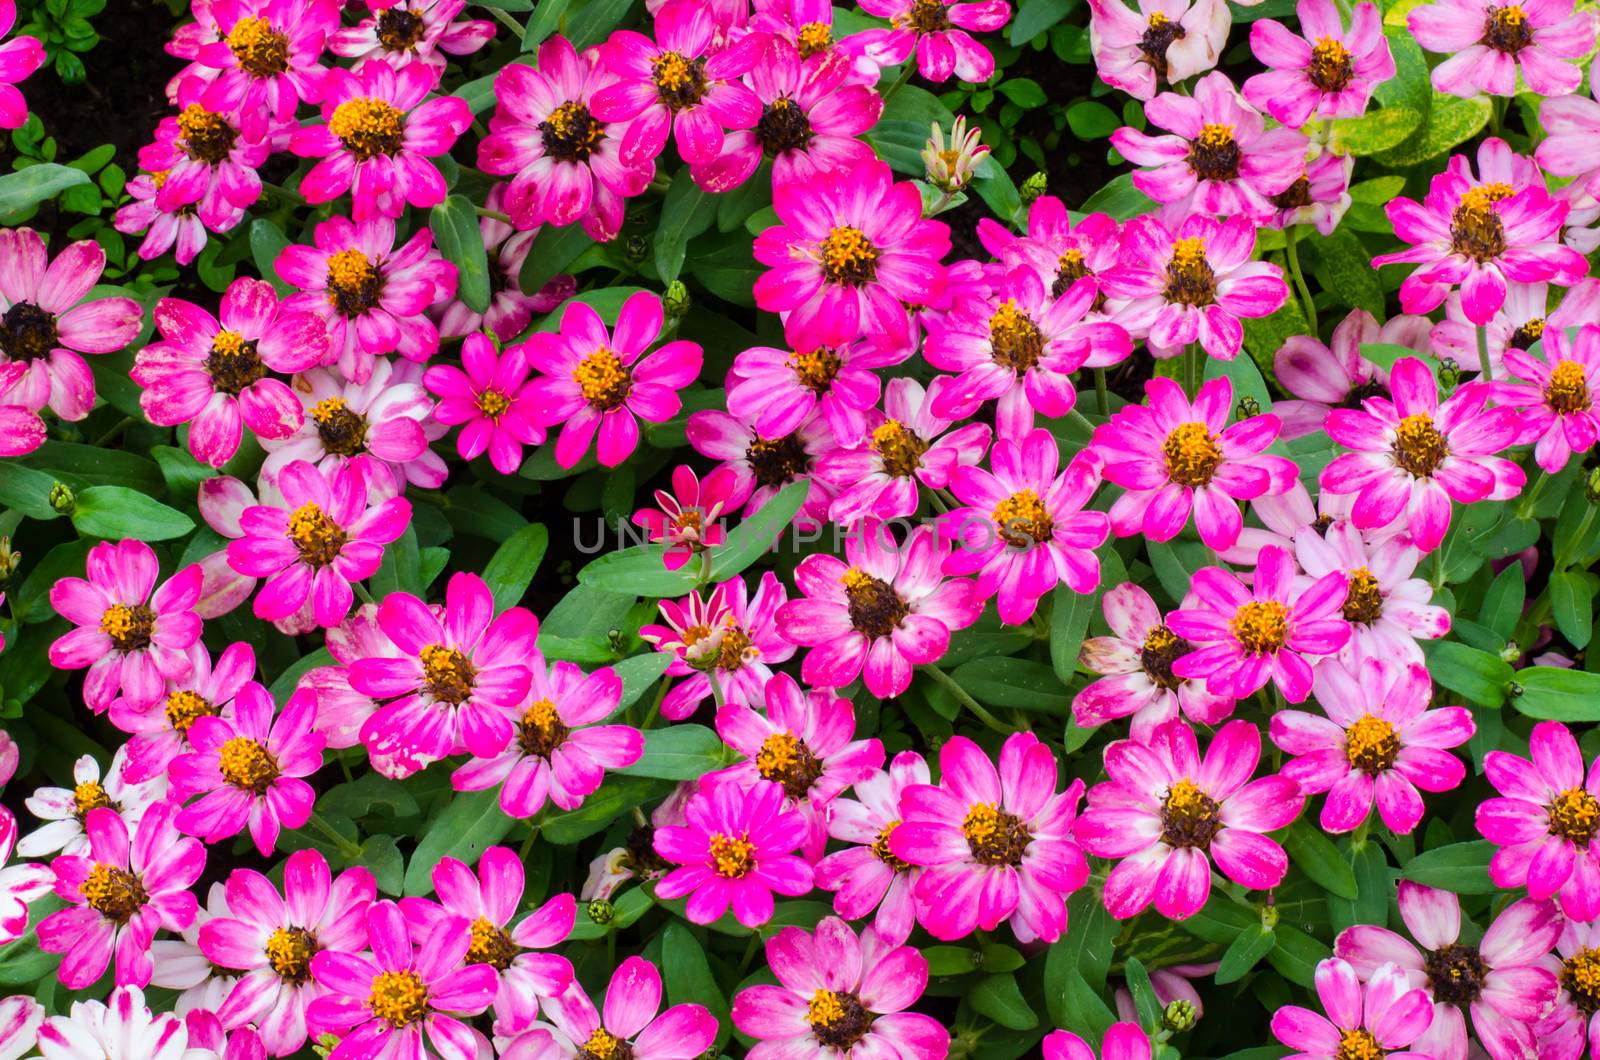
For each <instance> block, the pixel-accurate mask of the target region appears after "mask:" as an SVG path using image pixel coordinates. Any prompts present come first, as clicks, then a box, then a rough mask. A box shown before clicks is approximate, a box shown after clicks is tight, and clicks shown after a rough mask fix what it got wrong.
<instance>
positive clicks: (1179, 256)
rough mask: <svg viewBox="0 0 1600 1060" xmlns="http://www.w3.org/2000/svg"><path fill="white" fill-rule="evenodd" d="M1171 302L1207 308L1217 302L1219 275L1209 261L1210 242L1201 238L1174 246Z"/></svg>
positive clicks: (1169, 272)
mask: <svg viewBox="0 0 1600 1060" xmlns="http://www.w3.org/2000/svg"><path fill="white" fill-rule="evenodd" d="M1164 294H1165V297H1166V299H1167V301H1169V302H1178V303H1180V304H1182V305H1193V306H1205V305H1210V304H1211V303H1212V302H1214V301H1216V295H1217V274H1216V273H1215V272H1214V271H1212V268H1211V263H1210V262H1209V261H1207V260H1206V241H1205V240H1204V239H1202V238H1200V237H1199V236H1194V237H1192V238H1189V239H1180V240H1178V241H1177V242H1175V243H1173V244H1172V257H1171V258H1170V259H1168V261H1167V286H1166V290H1165V292H1164Z"/></svg>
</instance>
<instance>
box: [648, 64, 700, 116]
mask: <svg viewBox="0 0 1600 1060" xmlns="http://www.w3.org/2000/svg"><path fill="white" fill-rule="evenodd" d="M705 67H706V63H705V60H704V59H687V58H685V57H683V56H682V55H679V54H678V53H677V52H665V53H663V54H662V55H660V56H659V57H658V58H657V59H656V60H655V62H654V64H653V68H654V74H655V83H656V95H657V96H658V97H660V99H661V102H662V103H663V104H665V105H666V107H667V109H668V110H672V111H680V110H686V109H688V108H689V107H692V106H694V105H695V104H697V103H699V102H700V99H701V97H702V96H704V95H705V92H706V73H705Z"/></svg>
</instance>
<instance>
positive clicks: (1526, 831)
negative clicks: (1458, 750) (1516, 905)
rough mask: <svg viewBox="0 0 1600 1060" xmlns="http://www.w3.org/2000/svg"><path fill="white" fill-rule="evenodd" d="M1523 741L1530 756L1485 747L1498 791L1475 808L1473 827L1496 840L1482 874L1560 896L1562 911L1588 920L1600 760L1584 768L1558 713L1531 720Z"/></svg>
mask: <svg viewBox="0 0 1600 1060" xmlns="http://www.w3.org/2000/svg"><path fill="white" fill-rule="evenodd" d="M1528 749H1529V751H1530V752H1531V757H1532V761H1529V760H1528V759H1526V758H1522V757H1520V756H1518V755H1514V754H1511V753H1510V752H1508V751H1498V750H1496V751H1490V752H1488V753H1487V754H1486V755H1484V759H1483V771H1484V774H1485V775H1486V776H1487V777H1488V778H1489V783H1490V784H1493V785H1494V788H1495V790H1496V791H1498V792H1499V793H1500V795H1501V796H1502V797H1501V798H1498V799H1485V800H1484V801H1483V803H1481V804H1480V805H1479V806H1478V811H1477V825H1478V831H1479V832H1481V833H1482V834H1483V837H1484V838H1485V839H1487V840H1489V842H1491V843H1493V844H1494V845H1495V846H1497V847H1499V848H1500V849H1499V850H1496V851H1495V853H1494V857H1493V858H1491V859H1490V861H1489V878H1490V879H1492V880H1493V881H1494V882H1495V885H1496V886H1498V887H1527V888H1528V894H1529V895H1530V896H1531V897H1533V898H1538V899H1543V898H1554V897H1557V896H1559V897H1560V899H1561V909H1562V911H1563V912H1565V913H1566V914H1567V916H1569V917H1571V918H1572V919H1574V920H1578V921H1582V922H1583V923H1588V922H1589V921H1591V920H1594V919H1595V918H1596V917H1597V916H1600V844H1594V843H1593V839H1594V837H1595V835H1596V833H1597V832H1600V764H1595V763H1591V764H1590V765H1589V767H1588V769H1587V770H1585V768H1584V762H1583V752H1582V751H1581V750H1580V749H1579V748H1578V741H1577V740H1576V739H1575V738H1574V737H1573V735H1572V732H1571V730H1569V729H1568V728H1567V727H1566V726H1565V725H1563V724H1562V723H1561V722H1559V721H1541V722H1539V723H1538V724H1537V725H1535V726H1534V727H1533V732H1532V734H1531V735H1530V736H1529V737H1528Z"/></svg>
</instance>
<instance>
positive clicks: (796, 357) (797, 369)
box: [789, 346, 844, 394]
mask: <svg viewBox="0 0 1600 1060" xmlns="http://www.w3.org/2000/svg"><path fill="white" fill-rule="evenodd" d="M789 363H790V365H791V366H792V367H793V369H794V374H795V378H796V379H798V380H800V385H801V386H803V387H805V388H806V389H807V390H810V391H811V392H812V393H814V394H821V393H823V392H824V391H826V390H827V389H828V387H830V386H832V385H833V380H834V378H835V377H836V376H838V374H839V369H840V368H842V367H843V366H844V361H843V360H841V359H840V357H839V355H838V354H837V353H835V352H834V351H833V350H830V349H828V348H827V347H826V346H824V347H819V348H818V349H815V350H812V351H810V352H809V353H794V352H791V353H790V354H789Z"/></svg>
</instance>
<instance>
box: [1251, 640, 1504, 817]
mask: <svg viewBox="0 0 1600 1060" xmlns="http://www.w3.org/2000/svg"><path fill="white" fill-rule="evenodd" d="M1316 692H1317V702H1318V703H1319V704H1321V705H1322V709H1323V710H1324V711H1326V712H1327V717H1322V716H1321V715H1317V714H1311V713H1307V712H1306V711H1300V710H1280V711H1278V712H1277V713H1276V714H1274V715H1273V716H1272V729H1271V734H1272V742H1273V743H1275V744H1277V746H1278V748H1279V749H1280V750H1282V751H1284V752H1286V753H1288V754H1291V755H1294V756H1295V757H1294V758H1293V759H1291V760H1290V761H1289V762H1287V763H1285V764H1284V766H1283V775H1284V776H1286V777H1288V778H1289V779H1290V780H1293V781H1294V782H1295V783H1297V784H1299V785H1300V790H1301V791H1303V792H1305V793H1306V794H1308V795H1314V794H1317V793H1319V792H1324V791H1325V792H1327V793H1328V799H1327V801H1326V802H1325V803H1323V806H1322V816H1321V818H1320V821H1321V824H1322V827H1323V828H1324V829H1325V830H1327V831H1329V832H1332V833H1335V834H1337V833H1341V832H1350V831H1353V830H1355V829H1356V828H1358V827H1360V826H1361V825H1362V824H1364V823H1365V822H1366V821H1367V819H1368V817H1369V816H1370V815H1371V813H1372V806H1373V804H1374V802H1376V804H1377V807H1378V816H1379V817H1381V818H1382V819H1383V823H1384V825H1385V826H1386V827H1388V828H1389V829H1390V830H1392V831H1393V832H1395V833H1396V834H1398V835H1405V834H1408V833H1410V832H1411V831H1412V830H1413V829H1415V828H1416V827H1417V824H1418V823H1419V822H1420V821H1421V820H1422V811H1423V804H1422V796H1421V795H1419V794H1418V793H1417V789H1418V788H1421V789H1422V790H1423V791H1451V790H1454V789H1455V788H1456V787H1458V786H1460V784H1461V781H1462V779H1463V778H1464V777H1465V776H1466V767H1465V766H1463V765H1462V764H1461V760H1460V759H1459V758H1457V757H1456V756H1455V755H1453V754H1450V753H1449V749H1450V748H1452V747H1459V746H1460V745H1461V744H1464V743H1466V742H1467V741H1468V740H1470V739H1471V738H1472V734H1473V732H1474V731H1476V729H1475V726H1474V725H1473V722H1472V712H1471V711H1469V710H1467V708H1465V707H1438V708H1435V709H1433V710H1429V709H1428V701H1429V700H1430V699H1431V698H1432V697H1433V682H1432V681H1431V680H1430V679H1429V677H1428V671H1427V669H1426V667H1424V666H1423V665H1422V663H1421V662H1413V663H1405V664H1403V665H1397V664H1395V663H1393V662H1390V661H1388V660H1386V659H1366V660H1363V661H1362V662H1361V663H1360V664H1359V665H1358V666H1354V667H1346V666H1344V665H1343V664H1341V663H1339V662H1336V661H1335V662H1327V663H1324V664H1323V665H1322V666H1320V667H1318V668H1317V685H1316Z"/></svg>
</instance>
